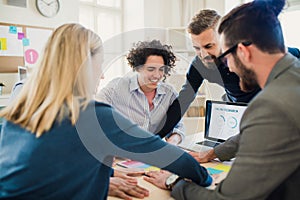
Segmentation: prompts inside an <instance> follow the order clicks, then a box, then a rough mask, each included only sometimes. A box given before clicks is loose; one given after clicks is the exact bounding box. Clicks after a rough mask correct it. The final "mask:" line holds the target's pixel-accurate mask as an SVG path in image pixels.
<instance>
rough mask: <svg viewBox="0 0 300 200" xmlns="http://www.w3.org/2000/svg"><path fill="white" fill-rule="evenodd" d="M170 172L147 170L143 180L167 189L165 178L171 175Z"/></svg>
mask: <svg viewBox="0 0 300 200" xmlns="http://www.w3.org/2000/svg"><path fill="white" fill-rule="evenodd" d="M171 174H172V173H171V172H168V171H165V170H160V171H151V172H147V174H146V175H147V176H145V177H144V180H146V181H148V182H149V183H152V184H153V185H155V186H157V187H159V188H161V189H167V187H166V180H167V178H168V177H169V176H171Z"/></svg>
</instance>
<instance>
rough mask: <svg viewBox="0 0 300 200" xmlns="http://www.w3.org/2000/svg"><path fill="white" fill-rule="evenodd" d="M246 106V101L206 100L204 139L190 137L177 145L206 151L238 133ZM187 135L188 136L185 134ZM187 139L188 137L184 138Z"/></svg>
mask: <svg viewBox="0 0 300 200" xmlns="http://www.w3.org/2000/svg"><path fill="white" fill-rule="evenodd" d="M246 108H247V104H246V103H233V102H225V101H212V100H207V101H206V111H205V127H204V140H203V138H202V140H203V141H199V140H198V138H190V139H192V141H186V142H185V141H183V142H182V144H180V145H179V146H180V147H182V148H184V149H187V150H191V151H197V152H200V151H207V150H209V149H212V148H213V147H215V146H217V145H219V144H221V143H222V142H224V141H225V140H227V139H228V138H230V137H232V136H234V135H236V134H238V133H239V127H240V121H241V118H242V116H243V114H244V111H245V110H246ZM187 137H189V136H187ZM186 140H188V138H186Z"/></svg>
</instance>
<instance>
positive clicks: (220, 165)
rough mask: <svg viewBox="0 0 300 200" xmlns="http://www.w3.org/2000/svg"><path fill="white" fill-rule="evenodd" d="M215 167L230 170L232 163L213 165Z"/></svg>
mask: <svg viewBox="0 0 300 200" xmlns="http://www.w3.org/2000/svg"><path fill="white" fill-rule="evenodd" d="M213 168H214V169H218V170H222V171H224V172H229V170H230V168H231V166H230V165H224V164H219V165H216V166H214V167H213Z"/></svg>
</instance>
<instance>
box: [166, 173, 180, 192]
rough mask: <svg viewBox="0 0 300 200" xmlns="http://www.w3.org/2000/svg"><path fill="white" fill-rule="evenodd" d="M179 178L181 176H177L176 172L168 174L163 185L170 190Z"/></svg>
mask: <svg viewBox="0 0 300 200" xmlns="http://www.w3.org/2000/svg"><path fill="white" fill-rule="evenodd" d="M180 180H181V178H180V177H179V176H177V175H176V174H172V175H171V176H169V177H168V178H167V180H166V183H165V185H166V187H167V189H168V190H172V188H173V187H174V185H175V184H176V183H177V182H178V181H180Z"/></svg>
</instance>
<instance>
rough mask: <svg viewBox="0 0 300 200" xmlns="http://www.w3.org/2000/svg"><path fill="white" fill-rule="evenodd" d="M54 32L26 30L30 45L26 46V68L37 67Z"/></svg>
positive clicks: (36, 29)
mask: <svg viewBox="0 0 300 200" xmlns="http://www.w3.org/2000/svg"><path fill="white" fill-rule="evenodd" d="M52 32H53V31H52V30H49V29H40V28H26V37H27V38H28V40H29V43H28V45H26V46H24V60H25V66H27V67H29V68H30V67H35V66H36V64H37V63H38V62H39V60H40V57H41V54H42V52H43V51H44V48H45V46H46V43H47V41H48V39H49V37H50V36H51V34H52Z"/></svg>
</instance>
